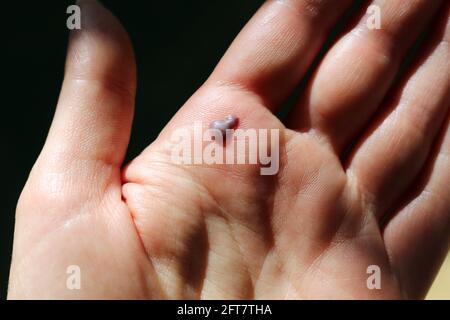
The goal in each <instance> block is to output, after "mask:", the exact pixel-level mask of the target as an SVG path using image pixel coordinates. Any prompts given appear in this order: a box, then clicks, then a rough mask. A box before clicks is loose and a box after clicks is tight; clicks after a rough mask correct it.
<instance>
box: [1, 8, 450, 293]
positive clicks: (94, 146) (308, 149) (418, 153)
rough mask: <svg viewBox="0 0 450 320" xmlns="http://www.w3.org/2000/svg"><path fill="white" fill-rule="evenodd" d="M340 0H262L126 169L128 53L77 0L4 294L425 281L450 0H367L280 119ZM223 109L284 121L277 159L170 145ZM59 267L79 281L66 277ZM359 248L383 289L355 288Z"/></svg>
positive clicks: (108, 21)
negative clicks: (377, 11) (199, 157)
mask: <svg viewBox="0 0 450 320" xmlns="http://www.w3.org/2000/svg"><path fill="white" fill-rule="evenodd" d="M351 2H352V1H350V0H343V1H314V0H297V1H294V0H282V1H281V0H280V1H267V2H266V3H265V4H264V5H263V6H262V8H261V9H260V10H259V11H258V13H257V14H256V15H255V16H254V17H253V18H252V20H251V21H250V22H249V23H248V25H247V26H246V27H245V28H244V29H243V31H242V32H241V33H240V34H239V36H238V37H237V39H236V40H235V41H234V43H233V44H232V45H231V47H230V49H229V50H228V51H227V53H226V54H225V56H224V57H223V59H222V60H221V61H220V63H219V65H218V66H217V68H216V69H215V70H214V72H213V73H212V75H211V76H210V78H209V79H208V80H207V81H206V83H205V84H204V85H203V86H202V87H201V88H200V89H199V90H198V91H197V92H196V93H195V94H194V95H193V96H192V97H191V98H190V99H189V100H188V101H187V102H186V104H185V105H184V106H183V107H182V108H181V109H180V111H179V112H178V113H177V114H176V115H175V116H174V118H173V119H172V120H171V122H170V123H169V124H168V125H167V126H166V127H165V128H164V130H163V131H162V133H161V135H160V136H159V137H158V139H157V140H156V141H154V142H153V143H152V144H151V145H150V146H149V147H148V148H147V149H145V150H144V151H143V152H142V153H141V154H140V155H139V156H138V157H137V158H136V159H134V160H133V161H131V163H129V164H128V165H126V166H123V159H124V156H125V153H126V149H127V145H128V141H129V135H130V130H131V122H132V117H133V108H134V94H135V87H136V80H135V77H136V75H135V62H134V57H133V51H132V48H131V44H130V42H129V40H128V38H127V35H126V32H125V31H124V30H123V29H122V27H121V26H120V24H119V23H118V21H117V20H116V19H115V18H114V17H113V16H112V15H111V13H109V12H108V11H107V10H105V9H104V8H103V7H101V6H100V5H98V4H96V3H95V2H94V1H92V2H89V1H84V2H82V4H81V7H82V17H83V18H82V19H83V20H82V22H83V25H82V30H80V31H75V32H73V33H72V35H71V41H70V45H69V49H68V58H67V64H66V74H65V79H64V84H63V88H62V91H61V95H60V99H59V102H58V106H57V110H56V114H55V117H54V121H53V123H52V126H51V129H50V132H49V135H48V138H47V141H46V143H45V146H44V148H43V150H42V153H41V154H40V156H39V158H38V160H37V161H36V164H35V166H34V167H33V169H32V172H31V174H30V177H29V179H28V182H27V184H26V186H25V188H24V190H23V192H22V195H21V197H20V200H19V203H18V207H17V212H16V229H15V238H14V250H13V262H12V266H11V274H10V284H9V292H8V297H9V298H59V299H61V298H69V299H70V298H88V299H89V298H99V299H108V298H124V299H147V298H150V299H166V298H170V299H177V298H188V299H190V298H206V299H208V298H209V299H211V298H212V299H214V298H223V299H228V298H230V299H232V298H237V299H239V298H262V299H263V298H269V299H270V298H276V299H279V298H280V299H281V298H287V299H299V298H300V299H301V298H420V297H423V296H424V294H425V293H426V292H427V289H428V287H429V285H430V284H431V282H432V280H433V277H434V275H435V274H436V272H437V270H438V267H439V265H440V263H441V261H442V259H443V257H444V256H445V254H446V253H447V250H448V245H449V235H450V193H449V192H448V185H449V182H450V169H449V168H450V160H449V153H450V128H449V116H448V109H449V107H450V106H449V101H450V63H449V61H450V45H449V40H450V22H449V21H450V20H449V17H450V15H449V7H450V6H449V5H448V4H445V10H442V7H440V5H441V4H443V3H444V2H445V1H429V0H415V1H409V2H407V3H406V2H400V1H383V0H374V4H376V5H378V6H379V7H380V8H381V12H382V28H381V29H380V30H369V29H368V28H367V27H366V25H365V18H366V17H364V16H361V17H360V18H358V19H356V20H355V23H354V25H352V26H351V28H350V30H349V31H348V32H345V33H344V34H343V35H342V36H341V37H340V38H339V39H338V40H337V42H336V43H335V44H334V45H333V46H332V47H331V49H330V50H329V51H328V53H327V54H326V55H325V56H324V58H323V59H322V61H321V63H320V64H319V66H318V68H317V70H316V72H315V73H314V75H313V77H312V78H311V80H310V81H309V84H308V86H307V89H306V90H305V92H303V93H302V94H301V97H300V99H299V101H298V103H297V104H296V106H295V108H294V109H293V110H292V112H291V114H290V115H289V116H288V118H287V120H286V122H285V123H282V122H281V121H280V120H278V119H277V117H276V116H275V115H274V114H273V113H274V112H276V111H277V109H278V108H279V107H280V105H281V104H282V103H283V102H284V101H285V100H286V98H287V97H288V96H289V95H291V94H292V92H293V90H294V88H295V87H296V86H297V85H298V83H299V82H300V80H301V78H302V77H303V76H304V75H305V73H306V71H307V69H308V68H309V67H310V66H311V64H312V62H313V59H314V58H315V56H316V55H317V54H318V51H319V49H320V48H321V46H322V45H323V42H324V40H325V37H326V34H327V32H328V31H329V30H330V28H331V27H332V25H333V24H334V23H335V22H336V20H337V19H338V18H339V16H341V15H342V14H343V12H344V11H345V10H346V9H347V8H348V7H349V5H350V3H351ZM439 9H441V10H439ZM438 12H440V14H438ZM438 16H440V18H439V22H438V23H436V25H435V26H434V27H433V29H432V30H431V35H432V37H431V38H430V39H429V40H428V42H427V43H426V44H425V45H424V47H423V48H422V53H421V54H420V55H419V57H417V58H416V59H415V61H414V63H413V64H412V65H411V66H410V67H409V70H408V72H407V73H406V74H405V76H404V77H403V78H402V79H400V80H399V81H397V80H398V79H396V78H395V75H396V74H397V73H398V70H399V64H400V62H401V61H402V60H403V59H404V57H405V55H406V53H407V51H408V49H409V48H410V46H411V45H412V44H413V42H414V41H415V40H416V39H417V37H418V36H419V34H420V33H421V32H422V31H423V30H424V29H425V27H426V26H427V24H428V23H429V22H430V21H432V20H437V19H436V17H438ZM228 114H235V115H237V116H238V117H239V119H240V122H239V127H240V128H244V129H250V128H256V129H263V128H269V129H278V130H279V133H280V141H279V151H280V159H279V171H278V173H277V174H276V175H274V176H265V175H261V174H260V166H258V165H225V164H223V165H218V164H214V165H206V164H201V165H191V166H187V165H180V164H176V163H174V162H173V161H172V159H171V154H170V151H169V149H168V148H167V142H168V141H170V137H171V135H172V133H173V132H174V131H175V130H176V129H178V128H182V127H186V126H190V125H191V124H192V123H193V122H195V121H202V122H204V123H206V124H208V123H210V122H211V121H212V120H216V119H221V118H224V117H225V116H226V115H228ZM70 265H77V266H79V267H80V270H81V279H82V280H81V289H80V290H69V289H68V288H67V287H66V279H67V274H66V270H67V267H68V266H70ZM370 265H376V266H378V267H379V268H380V271H381V289H379V290H377V289H375V290H370V289H369V288H368V287H367V281H366V280H367V278H368V276H369V275H368V274H367V268H368V266H370Z"/></svg>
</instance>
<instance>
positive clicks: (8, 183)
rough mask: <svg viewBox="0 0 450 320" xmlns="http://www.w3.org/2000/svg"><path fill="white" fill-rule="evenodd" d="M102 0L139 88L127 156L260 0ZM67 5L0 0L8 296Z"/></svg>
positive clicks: (3, 278) (1, 223)
mask: <svg viewBox="0 0 450 320" xmlns="http://www.w3.org/2000/svg"><path fill="white" fill-rule="evenodd" d="M11 2H12V3H11ZM103 3H104V4H105V5H106V6H107V7H108V8H110V9H111V10H112V11H113V12H114V13H115V14H116V16H117V17H118V18H119V19H120V20H121V21H122V23H123V24H124V26H125V28H126V29H127V31H128V33H129V35H130V37H131V40H132V42H133V45H134V49H135V53H136V59H137V65H138V92H137V101H136V113H135V120H134V124H133V133H132V138H131V144H130V146H129V151H128V158H131V157H133V156H136V155H137V154H138V153H140V151H141V150H142V149H143V148H145V147H146V146H147V145H148V144H149V143H150V142H152V141H153V140H154V139H155V138H156V136H157V134H158V133H159V131H160V130H161V129H162V127H163V126H164V124H165V123H166V122H167V121H168V120H169V119H170V118H171V116H172V115H173V114H174V113H175V112H176V111H177V110H178V108H179V107H180V106H181V105H182V104H183V103H184V101H185V100H186V99H187V98H188V97H189V96H190V95H191V94H192V93H193V92H194V91H195V90H196V89H197V88H198V87H199V86H200V85H201V83H202V82H203V81H204V80H206V78H207V77H208V75H209V73H210V72H211V71H212V69H213V68H214V66H215V65H216V63H217V62H218V60H219V59H220V57H221V56H222V54H223V53H224V51H225V50H226V48H227V47H228V45H229V44H230V43H231V41H232V40H233V38H234V37H235V36H236V34H237V33H238V32H239V30H240V29H241V28H242V27H243V26H244V24H245V23H246V21H247V20H248V19H249V18H250V17H251V16H252V14H253V13H254V11H256V10H257V8H258V7H259V6H260V4H261V3H262V1H261V0H258V1H257V0H253V1H251V0H245V1H244V0H226V1H220V0H218V1H213V0H204V1H181V0H180V1H139V0H135V1H124V0H122V1H120V0H118V1H113V0H105V1H103ZM71 4H73V1H63V0H58V1H45V2H43V1H7V3H6V2H2V4H1V9H0V12H1V20H0V21H1V24H2V27H3V28H2V33H1V36H2V39H1V40H0V41H1V43H2V46H1V49H2V50H1V51H2V55H4V57H3V58H2V62H3V63H2V68H1V71H2V74H1V78H0V79H1V80H0V81H1V83H2V86H1V87H2V97H1V100H0V101H1V104H2V106H1V110H2V117H1V120H2V121H1V137H2V140H3V142H4V143H3V146H2V149H1V150H4V151H2V156H1V159H2V160H1V161H2V162H1V165H2V172H3V177H2V178H3V179H2V181H3V183H2V189H3V191H2V193H1V194H2V206H1V213H0V298H5V297H6V289H7V281H8V274H9V266H10V260H11V250H12V239H13V230H14V212H15V206H16V203H17V199H18V197H19V195H20V192H21V190H22V188H23V185H24V184H25V181H26V179H27V175H28V173H29V171H30V169H31V167H32V165H33V163H34V161H35V160H36V158H37V156H38V154H39V152H40V149H41V147H42V145H43V143H44V140H45V138H46V135H47V131H48V128H49V126H50V123H51V120H52V117H53V113H54V110H55V106H56V102H57V98H58V94H59V89H60V87H61V82H62V77H63V67H64V60H65V51H66V46H67V36H68V32H69V31H68V29H67V28H66V19H67V17H68V15H67V14H66V9H67V7H68V6H69V5H71Z"/></svg>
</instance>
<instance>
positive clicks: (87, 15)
mask: <svg viewBox="0 0 450 320" xmlns="http://www.w3.org/2000/svg"><path fill="white" fill-rule="evenodd" d="M78 4H79V5H80V7H81V29H80V30H74V31H72V33H71V35H70V41H69V46H68V53H67V60H66V72H65V76H64V82H63V86H62V90H61V94H60V98H59V101H58V105H57V108H56V113H55V116H54V119H53V122H52V125H51V128H50V132H49V134H48V137H47V140H46V143H45V146H44V148H43V150H42V153H41V155H40V156H39V159H38V161H37V163H36V165H35V168H34V169H33V171H38V172H39V173H40V174H42V172H44V175H46V174H48V173H49V174H50V175H51V176H53V177H58V179H60V180H61V181H69V180H70V181H71V184H72V185H73V184H74V183H77V184H78V183H81V184H86V182H89V183H92V182H98V181H96V180H95V179H102V180H103V181H104V182H105V181H109V182H110V181H111V173H113V174H114V177H115V178H117V179H120V174H119V169H120V166H121V163H122V161H123V159H124V156H125V153H126V149H127V146H128V141H129V136H130V131H131V122H132V118H133V109H134V99H135V90H136V67H135V61H134V55H133V49H132V46H131V43H130V41H129V39H128V36H127V34H126V32H125V30H124V29H123V28H122V26H121V24H120V22H119V21H118V20H117V19H116V18H115V17H114V16H113V15H112V13H111V12H109V11H108V10H107V9H105V8H104V7H103V6H102V5H100V4H99V3H98V2H96V1H90V0H84V1H79V2H78ZM103 168H106V169H107V170H102V169H103ZM99 169H101V170H99ZM111 169H113V170H111ZM102 172H104V173H107V174H106V175H105V174H102ZM116 173H117V175H116ZM32 175H33V173H32ZM44 180H45V179H44ZM80 180H82V181H80ZM118 181H120V180H118ZM52 185H53V186H54V185H55V181H52ZM56 185H67V183H64V182H62V183H58V182H56Z"/></svg>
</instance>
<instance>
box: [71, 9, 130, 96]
mask: <svg viewBox="0 0 450 320" xmlns="http://www.w3.org/2000/svg"><path fill="white" fill-rule="evenodd" d="M77 5H78V6H79V7H80V9H81V29H79V30H77V29H75V30H72V31H71V32H70V37H69V45H68V52H67V59H66V76H67V77H73V78H82V79H84V78H88V79H101V78H107V79H108V80H109V81H113V82H116V83H120V84H124V86H126V87H127V88H129V89H130V91H133V90H134V87H135V85H136V79H135V78H136V66H135V59H134V53H133V48H132V45H131V41H130V39H129V37H128V34H127V32H126V31H125V29H124V28H123V26H122V24H121V23H120V21H119V20H118V19H117V18H116V17H115V16H114V15H113V14H112V13H111V11H109V10H108V9H107V8H105V7H104V6H103V5H102V4H100V3H99V2H98V1H96V0H78V1H77Z"/></svg>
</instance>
